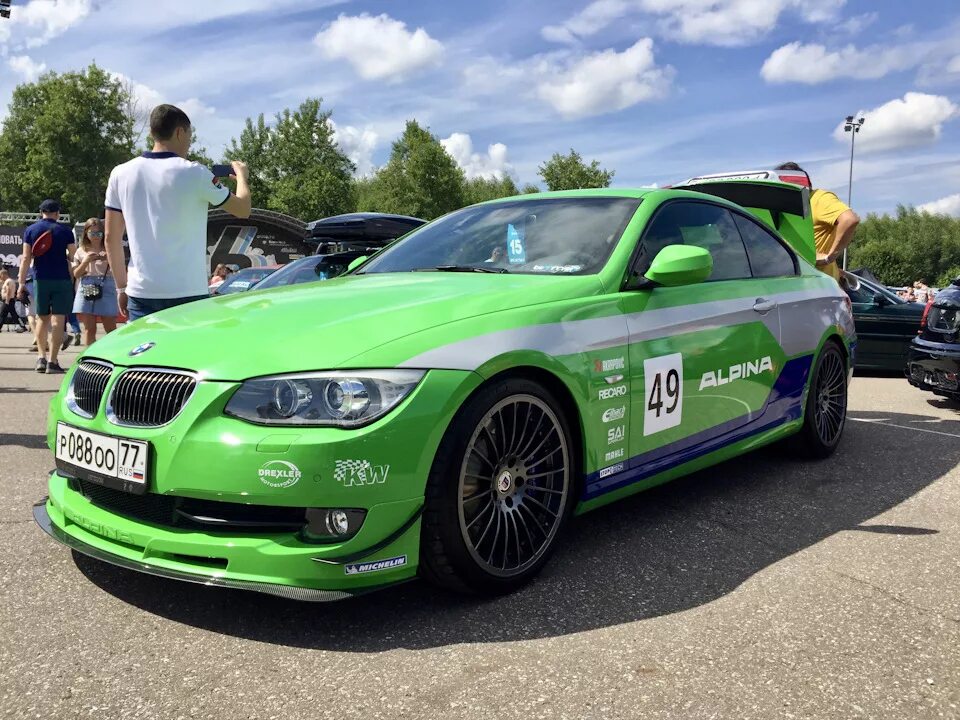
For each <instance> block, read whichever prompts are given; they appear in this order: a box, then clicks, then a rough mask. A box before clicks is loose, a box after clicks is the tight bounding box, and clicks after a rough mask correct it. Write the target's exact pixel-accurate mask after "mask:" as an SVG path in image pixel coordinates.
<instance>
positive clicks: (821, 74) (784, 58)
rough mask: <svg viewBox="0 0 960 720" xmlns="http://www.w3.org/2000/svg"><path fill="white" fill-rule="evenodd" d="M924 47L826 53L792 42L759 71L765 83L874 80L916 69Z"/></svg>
mask: <svg viewBox="0 0 960 720" xmlns="http://www.w3.org/2000/svg"><path fill="white" fill-rule="evenodd" d="M929 51H930V47H929V45H926V44H921V43H915V44H911V45H900V46H897V45H892V46H891V45H872V46H870V47H866V48H863V49H862V50H860V49H857V48H856V47H855V46H853V45H847V46H846V47H843V48H840V49H839V50H827V48H826V47H824V46H823V45H818V44H809V45H805V44H803V43H800V42H792V43H789V44H787V45H784V46H783V47H780V48H777V49H776V50H774V51H773V53H771V55H770V57H768V58H767V59H766V60H765V61H764V63H763V67H762V68H761V69H760V75H762V76H763V79H764V80H766V81H767V82H768V83H788V82H796V83H804V84H807V85H816V84H818V83H824V82H828V81H830V80H836V79H837V78H854V79H857V80H875V79H877V78H882V77H883V76H884V75H888V74H889V73H891V72H897V71H899V70H909V69H911V68H914V67H917V66H918V65H919V64H920V63H921V62H922V61H923V59H924V57H926V55H927V54H928V53H929Z"/></svg>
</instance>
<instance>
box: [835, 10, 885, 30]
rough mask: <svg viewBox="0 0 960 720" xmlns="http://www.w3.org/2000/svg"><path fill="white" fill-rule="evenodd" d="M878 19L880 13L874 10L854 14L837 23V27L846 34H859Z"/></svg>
mask: <svg viewBox="0 0 960 720" xmlns="http://www.w3.org/2000/svg"><path fill="white" fill-rule="evenodd" d="M879 19H880V13H876V12H868V13H863V15H854V16H853V17H850V18H847V19H846V20H844V21H843V22H842V23H840V24H839V25H837V29H838V30H840V31H842V32H845V33H847V34H848V35H859V34H860V33H862V32H863V31H864V30H866V29H867V28H868V27H870V26H871V25H873V24H874V23H875V22H876V21H877V20H879Z"/></svg>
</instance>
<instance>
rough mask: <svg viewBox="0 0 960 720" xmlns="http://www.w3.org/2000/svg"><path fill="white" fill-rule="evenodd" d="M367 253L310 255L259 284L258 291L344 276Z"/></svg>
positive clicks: (286, 266)
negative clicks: (355, 261)
mask: <svg viewBox="0 0 960 720" xmlns="http://www.w3.org/2000/svg"><path fill="white" fill-rule="evenodd" d="M366 254H367V253H366V252H363V251H360V250H352V251H350V252H341V253H333V254H331V255H308V256H307V257H302V258H300V259H298V260H294V261H293V262H290V263H287V264H286V265H284V266H283V267H282V268H280V269H279V270H277V271H276V272H275V273H273V274H272V275H270V276H269V277H267V278H265V279H263V280H261V281H260V282H259V283H257V287H256V289H257V290H267V289H269V288H275V287H283V286H285V285H299V284H300V283H307V282H316V281H317V280H329V279H331V278H335V277H337V276H338V275H343V274H344V273H345V272H346V271H347V268H348V267H349V265H350V263H351V262H353V261H354V260H356V259H357V258H359V257H364V256H365V255H366Z"/></svg>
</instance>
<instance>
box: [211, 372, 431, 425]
mask: <svg viewBox="0 0 960 720" xmlns="http://www.w3.org/2000/svg"><path fill="white" fill-rule="evenodd" d="M423 375H424V371H423V370H359V371H357V372H346V371H337V372H322V373H300V374H296V375H276V376H274V377H266V378H257V379H255V380H247V381H246V382H245V383H243V385H241V386H240V389H239V390H237V392H236V393H234V395H233V397H232V398H230V402H228V403H227V407H226V409H225V410H224V412H225V413H226V414H227V415H232V416H234V417H238V418H240V419H241V420H246V421H248V422H252V423H257V424H259V425H333V426H337V427H358V426H360V425H367V424H368V423H371V422H373V421H374V420H376V419H377V418H379V417H382V416H383V415H385V414H386V413H388V412H390V410H391V409H392V408H393V407H395V406H396V405H397V404H398V403H399V402H400V401H401V400H403V399H404V398H405V397H406V396H407V395H409V394H410V392H411V391H412V390H413V389H414V388H415V387H416V386H417V383H419V382H420V380H421V379H422V378H423Z"/></svg>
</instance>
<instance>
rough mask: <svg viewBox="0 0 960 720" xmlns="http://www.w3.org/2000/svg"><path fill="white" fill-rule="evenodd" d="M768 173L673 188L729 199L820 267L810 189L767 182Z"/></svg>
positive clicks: (694, 180)
mask: <svg viewBox="0 0 960 720" xmlns="http://www.w3.org/2000/svg"><path fill="white" fill-rule="evenodd" d="M761 174H764V175H765V174H766V173H765V171H762V172H757V173H739V174H737V175H725V176H716V175H714V176H704V177H699V178H691V179H690V180H687V181H686V182H682V183H678V184H676V185H673V187H674V188H683V189H685V190H692V191H694V192H702V193H705V194H707V195H713V196H714V197H719V198H723V199H724V200H729V201H730V202H732V203H736V204H737V205H739V206H741V207H742V208H744V209H745V210H747V211H748V212H750V214H752V215H754V216H755V217H757V218H758V219H760V220H761V221H762V222H764V223H766V224H767V225H769V226H770V227H771V228H773V229H774V230H776V231H777V232H778V233H780V235H781V236H782V237H783V239H784V240H786V241H787V242H788V243H789V244H790V247H792V248H793V249H794V250H795V251H796V252H797V254H798V255H800V257H802V258H803V259H804V260H806V261H807V262H809V263H810V264H811V265H814V264H816V260H817V251H816V246H815V245H814V242H813V217H812V215H811V213H810V188H809V187H805V186H803V185H801V184H799V183H798V184H792V183H784V182H777V181H771V180H767V179H766V177H763V178H761V177H758V176H760V175H761Z"/></svg>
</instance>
